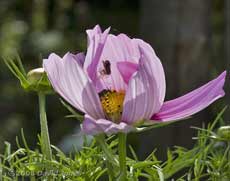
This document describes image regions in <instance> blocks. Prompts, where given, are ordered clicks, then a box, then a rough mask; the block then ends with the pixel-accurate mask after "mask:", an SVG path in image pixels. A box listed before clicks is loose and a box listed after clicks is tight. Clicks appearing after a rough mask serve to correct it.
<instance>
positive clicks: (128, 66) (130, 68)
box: [117, 62, 138, 84]
mask: <svg viewBox="0 0 230 181" xmlns="http://www.w3.org/2000/svg"><path fill="white" fill-rule="evenodd" d="M117 68H118V70H119V72H120V74H121V76H122V78H123V80H124V81H125V83H126V84H128V82H129V79H130V78H131V77H132V75H133V74H134V73H135V72H136V71H137V69H138V64H136V63H132V62H118V63H117Z"/></svg>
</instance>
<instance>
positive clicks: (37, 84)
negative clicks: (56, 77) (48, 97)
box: [27, 68, 52, 93]
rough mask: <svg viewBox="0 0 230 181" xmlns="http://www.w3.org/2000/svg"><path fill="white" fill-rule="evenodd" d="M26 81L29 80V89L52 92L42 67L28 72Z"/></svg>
mask: <svg viewBox="0 0 230 181" xmlns="http://www.w3.org/2000/svg"><path fill="white" fill-rule="evenodd" d="M27 81H28V82H29V87H28V89H29V90H34V91H37V92H39V91H42V92H46V93H49V92H52V87H51V85H50V83H49V80H48V77H47V75H46V72H45V70H44V69H43V68H36V69H33V70H31V71H29V72H28V74H27Z"/></svg>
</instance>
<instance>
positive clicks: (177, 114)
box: [152, 71, 226, 121]
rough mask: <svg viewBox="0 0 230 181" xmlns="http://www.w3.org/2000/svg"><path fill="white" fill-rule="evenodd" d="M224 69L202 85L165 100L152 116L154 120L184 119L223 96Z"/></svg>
mask: <svg viewBox="0 0 230 181" xmlns="http://www.w3.org/2000/svg"><path fill="white" fill-rule="evenodd" d="M225 77H226V71H225V72H223V73H222V74H220V75H219V76H218V77H217V78H216V79H214V80H212V81H210V82H208V83H207V84H205V85H203V86H202V87H200V88H198V89H196V90H194V91H192V92H190V93H188V94H186V95H184V96H181V97H178V98H176V99H173V100H170V101H166V102H165V103H164V104H163V106H162V108H161V109H160V111H159V112H158V113H157V114H155V115H154V116H153V117H152V120H154V121H175V120H181V119H185V118H187V117H189V116H191V115H193V114H195V113H197V112H199V111H201V110H202V109H204V108H206V107H207V106H209V105H210V104H211V103H213V102H214V101H216V100H217V99H219V98H221V97H223V96H224V95H225V92H224V90H223V86H224V82H225Z"/></svg>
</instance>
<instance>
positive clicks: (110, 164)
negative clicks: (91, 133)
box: [95, 135, 118, 180]
mask: <svg viewBox="0 0 230 181" xmlns="http://www.w3.org/2000/svg"><path fill="white" fill-rule="evenodd" d="M95 138H96V140H97V142H98V143H99V145H100V147H101V149H102V151H103V152H104V154H105V157H106V165H107V169H108V175H109V180H114V179H115V176H114V168H115V167H117V166H118V161H117V159H116V158H115V157H114V155H113V154H112V150H111V149H110V148H109V147H108V145H107V144H106V141H105V137H104V135H97V136H96V137H95Z"/></svg>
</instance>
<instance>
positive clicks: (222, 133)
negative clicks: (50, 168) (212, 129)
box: [217, 126, 230, 141]
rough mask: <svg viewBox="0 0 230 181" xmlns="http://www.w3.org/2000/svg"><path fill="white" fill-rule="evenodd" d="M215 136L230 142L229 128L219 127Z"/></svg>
mask: <svg viewBox="0 0 230 181" xmlns="http://www.w3.org/2000/svg"><path fill="white" fill-rule="evenodd" d="M217 134H218V136H219V137H220V138H221V139H224V140H226V141H230V126H221V127H220V128H219V129H218V131H217Z"/></svg>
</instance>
